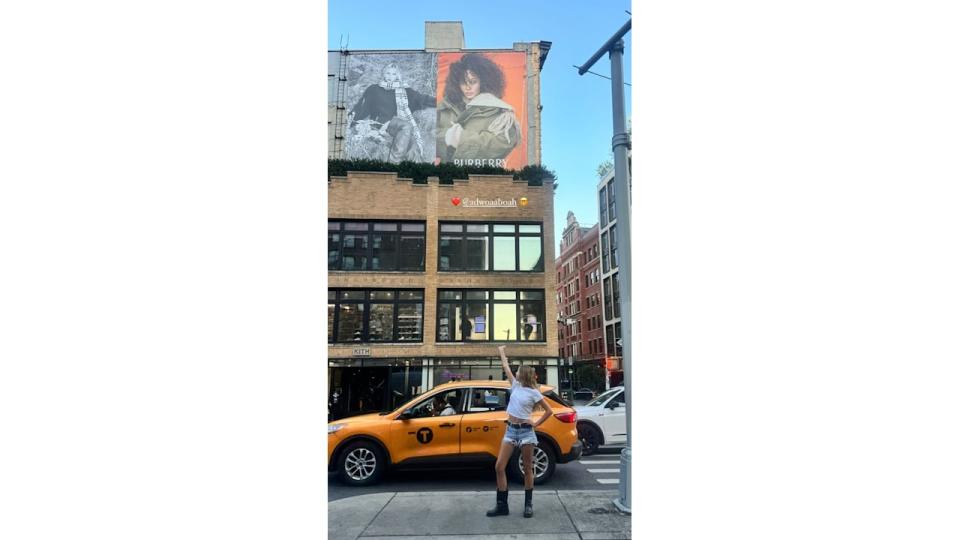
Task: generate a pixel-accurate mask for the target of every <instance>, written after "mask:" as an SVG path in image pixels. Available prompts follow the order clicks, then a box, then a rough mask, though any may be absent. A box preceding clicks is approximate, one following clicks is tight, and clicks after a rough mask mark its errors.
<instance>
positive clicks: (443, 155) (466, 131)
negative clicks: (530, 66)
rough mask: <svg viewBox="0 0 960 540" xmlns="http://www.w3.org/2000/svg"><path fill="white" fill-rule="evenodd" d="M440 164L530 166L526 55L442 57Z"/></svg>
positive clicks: (439, 98) (465, 54) (471, 53)
mask: <svg viewBox="0 0 960 540" xmlns="http://www.w3.org/2000/svg"><path fill="white" fill-rule="evenodd" d="M439 57H440V58H439V62H438V64H439V68H438V72H437V83H438V84H437V99H438V100H439V101H438V105H437V160H438V162H453V163H455V164H457V165H493V166H498V167H506V168H508V169H519V168H522V167H523V166H524V165H526V164H527V122H526V118H527V57H526V53H524V52H521V51H510V52H484V53H479V52H468V53H439Z"/></svg>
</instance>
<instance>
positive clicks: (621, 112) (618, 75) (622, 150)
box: [610, 24, 633, 512]
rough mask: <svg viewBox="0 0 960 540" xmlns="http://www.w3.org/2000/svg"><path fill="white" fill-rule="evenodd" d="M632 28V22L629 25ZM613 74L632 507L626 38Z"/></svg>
mask: <svg viewBox="0 0 960 540" xmlns="http://www.w3.org/2000/svg"><path fill="white" fill-rule="evenodd" d="M627 28H629V24H628V25H627ZM610 76H611V78H612V79H613V81H612V84H611V86H612V87H613V170H614V180H613V182H614V192H615V193H616V195H617V198H616V203H615V204H616V212H617V243H618V244H619V245H618V246H617V251H618V253H619V261H618V262H619V270H618V272H617V277H618V278H619V280H620V325H621V326H620V328H621V329H622V336H621V339H622V340H623V356H622V357H621V360H620V361H621V363H622V364H623V382H624V384H623V392H624V399H625V400H626V404H625V406H626V409H627V410H626V416H627V447H626V448H624V450H623V452H622V453H621V455H620V501H619V504H618V505H617V506H620V507H622V508H621V509H623V510H625V511H627V512H629V511H630V452H631V437H630V435H631V434H630V432H631V431H632V430H631V429H630V408H631V404H632V403H633V402H632V400H631V399H630V397H631V396H630V387H631V386H632V385H631V384H630V383H629V381H630V360H631V356H630V352H631V349H632V346H631V345H632V341H633V339H631V334H632V332H630V319H631V317H630V298H631V294H630V292H631V291H630V289H631V283H630V270H631V268H633V266H632V264H631V262H632V261H631V253H630V171H629V170H628V166H627V147H628V146H629V145H630V137H629V136H628V135H627V121H626V100H625V99H624V92H623V40H622V39H621V40H618V41H617V42H616V44H614V45H613V47H612V48H611V49H610Z"/></svg>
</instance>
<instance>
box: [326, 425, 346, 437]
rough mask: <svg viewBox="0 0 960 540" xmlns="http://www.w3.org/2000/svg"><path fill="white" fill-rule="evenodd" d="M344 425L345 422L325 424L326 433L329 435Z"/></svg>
mask: <svg viewBox="0 0 960 540" xmlns="http://www.w3.org/2000/svg"><path fill="white" fill-rule="evenodd" d="M345 427H347V425H346V424H329V425H327V435H330V434H331V433H336V432H338V431H340V430H341V429H343V428H345Z"/></svg>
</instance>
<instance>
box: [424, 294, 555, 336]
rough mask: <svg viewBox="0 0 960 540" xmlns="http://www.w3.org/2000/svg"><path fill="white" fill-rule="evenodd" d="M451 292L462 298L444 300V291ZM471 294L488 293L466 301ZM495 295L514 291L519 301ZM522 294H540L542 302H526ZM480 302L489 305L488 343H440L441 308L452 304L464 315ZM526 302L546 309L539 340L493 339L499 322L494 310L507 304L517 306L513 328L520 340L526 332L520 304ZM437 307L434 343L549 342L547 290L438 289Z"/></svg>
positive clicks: (454, 331) (537, 300) (455, 331)
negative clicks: (469, 307)
mask: <svg viewBox="0 0 960 540" xmlns="http://www.w3.org/2000/svg"><path fill="white" fill-rule="evenodd" d="M451 291H452V292H457V293H459V294H460V298H459V299H456V300H444V299H442V298H441V297H442V295H443V293H445V292H451ZM468 292H485V293H486V294H487V298H486V299H485V300H479V299H472V298H471V299H468V298H467V293H468ZM495 292H514V293H516V298H514V299H506V300H504V299H496V298H495V297H494V293H495ZM523 293H539V294H540V295H541V298H540V299H526V300H524V299H521V295H522V294H523ZM481 302H484V303H485V305H486V308H487V315H486V317H487V321H486V326H487V328H488V329H489V330H488V331H487V339H485V340H479V339H477V340H474V339H463V337H462V336H461V338H460V339H447V340H441V339H440V324H439V321H440V309H441V306H450V305H452V306H459V307H460V313H464V312H465V311H466V307H467V304H479V303H481ZM524 302H540V303H541V307H542V308H543V319H542V320H538V321H537V323H538V324H539V326H540V329H539V330H538V339H535V340H533V339H532V340H522V339H511V340H504V339H493V338H494V337H495V336H493V329H494V328H495V319H496V314H495V311H496V310H495V309H494V306H496V305H497V304H507V305H513V306H515V307H516V313H517V317H516V319H515V321H514V322H515V326H514V329H516V330H517V337H518V338H519V336H520V332H522V330H523V322H522V316H523V310H522V309H521V305H522V304H523V303H524ZM436 304H437V306H436V309H437V315H436V320H437V324H436V325H435V326H436V329H435V334H436V335H435V336H434V337H435V340H436V341H435V343H546V342H547V332H548V331H549V328H548V326H547V321H546V319H547V292H546V290H545V289H529V288H525V289H510V288H498V287H491V288H479V289H478V288H473V289H470V288H468V289H451V288H438V289H437V301H436ZM452 324H454V325H456V321H454V322H453V323H452ZM452 335H453V336H456V335H457V328H456V326H454V327H453V333H452Z"/></svg>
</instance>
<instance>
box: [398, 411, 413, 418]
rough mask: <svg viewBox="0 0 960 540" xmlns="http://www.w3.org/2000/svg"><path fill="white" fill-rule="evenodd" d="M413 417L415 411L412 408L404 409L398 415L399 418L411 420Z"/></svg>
mask: <svg viewBox="0 0 960 540" xmlns="http://www.w3.org/2000/svg"><path fill="white" fill-rule="evenodd" d="M411 418H413V411H412V410H410V409H407V410H405V411H403V412H402V413H400V415H399V416H397V420H409V419H411Z"/></svg>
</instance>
